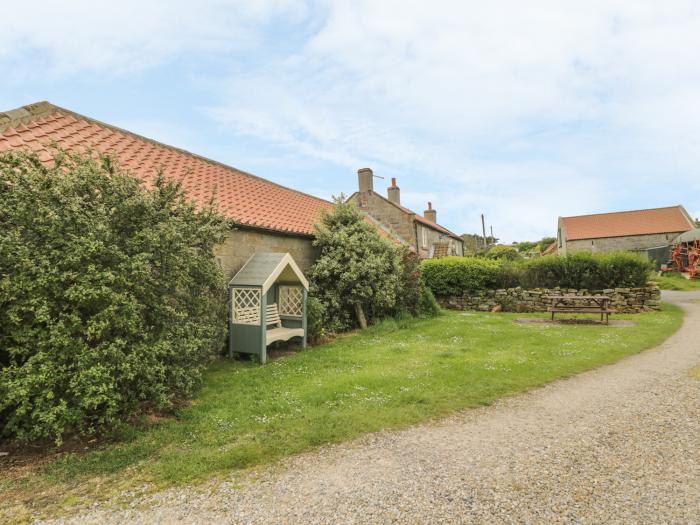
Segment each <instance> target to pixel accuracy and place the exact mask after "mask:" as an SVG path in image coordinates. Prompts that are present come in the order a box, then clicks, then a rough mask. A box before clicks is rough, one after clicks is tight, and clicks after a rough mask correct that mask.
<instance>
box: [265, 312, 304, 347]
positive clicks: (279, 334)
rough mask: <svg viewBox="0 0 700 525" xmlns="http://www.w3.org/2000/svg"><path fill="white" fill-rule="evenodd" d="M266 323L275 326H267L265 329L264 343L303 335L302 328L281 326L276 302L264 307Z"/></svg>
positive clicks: (287, 339)
mask: <svg viewBox="0 0 700 525" xmlns="http://www.w3.org/2000/svg"><path fill="white" fill-rule="evenodd" d="M265 314H266V315H265V317H266V325H267V326H268V327H269V326H270V325H275V328H267V329H266V331H265V345H269V344H271V343H274V342H275V341H289V340H290V339H291V338H292V337H304V329H303V328H286V327H284V326H282V319H280V313H279V310H278V309H277V303H272V304H268V305H267V308H266V309H265Z"/></svg>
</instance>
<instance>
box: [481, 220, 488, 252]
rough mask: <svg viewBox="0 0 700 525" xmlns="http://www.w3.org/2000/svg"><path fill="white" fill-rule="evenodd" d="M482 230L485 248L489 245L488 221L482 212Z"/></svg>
mask: <svg viewBox="0 0 700 525" xmlns="http://www.w3.org/2000/svg"><path fill="white" fill-rule="evenodd" d="M481 232H482V233H483V234H484V248H486V247H487V246H488V242H486V222H485V221H484V214H483V213H482V214H481Z"/></svg>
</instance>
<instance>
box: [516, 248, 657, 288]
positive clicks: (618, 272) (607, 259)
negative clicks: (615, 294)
mask: <svg viewBox="0 0 700 525" xmlns="http://www.w3.org/2000/svg"><path fill="white" fill-rule="evenodd" d="M651 269H652V264H651V262H650V261H649V260H648V259H647V258H646V257H644V256H642V255H636V254H632V253H628V252H620V253H611V254H591V253H587V252H581V253H574V254H570V255H566V256H564V257H559V256H557V255H549V256H546V257H540V258H537V259H531V260H529V261H527V262H526V263H525V264H524V266H523V277H522V284H523V286H524V287H527V288H538V287H539V288H556V287H561V288H578V289H588V290H599V289H605V288H619V287H623V288H624V287H634V286H644V285H645V284H646V282H647V278H648V275H649V271H650V270H651Z"/></svg>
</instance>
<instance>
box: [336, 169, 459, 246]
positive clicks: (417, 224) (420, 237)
mask: <svg viewBox="0 0 700 525" xmlns="http://www.w3.org/2000/svg"><path fill="white" fill-rule="evenodd" d="M357 177H358V183H359V188H358V191H356V192H355V193H353V194H352V195H351V196H350V197H349V198H348V201H350V202H353V203H355V205H357V207H358V208H359V209H360V210H362V211H364V212H365V213H366V214H367V215H369V216H370V217H372V218H374V219H375V220H376V221H378V222H379V223H380V224H382V225H383V226H384V227H385V228H386V229H387V230H389V231H391V232H392V233H393V234H394V235H395V236H397V237H399V238H400V239H401V241H402V242H403V243H405V244H407V245H408V246H410V247H411V248H412V249H413V250H415V252H416V253H417V254H418V255H419V256H420V257H421V258H423V259H429V258H433V257H444V256H447V255H463V254H464V247H463V241H462V238H461V237H460V236H459V235H457V234H455V233H453V232H451V231H450V230H448V229H447V228H445V227H444V226H441V225H440V224H438V222H437V211H436V210H435V209H433V206H432V204H431V203H430V202H429V203H428V209H427V210H425V211H424V212H423V215H420V214H418V213H416V212H414V211H413V210H410V209H408V208H406V207H405V206H402V205H401V190H400V189H399V187H398V186H397V185H396V179H395V178H394V179H392V180H391V186H390V187H389V188H387V196H386V197H384V196H382V195H380V194H378V193H376V192H375V191H374V174H373V173H372V170H371V169H369V168H363V169H360V170H358V172H357Z"/></svg>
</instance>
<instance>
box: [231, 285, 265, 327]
mask: <svg viewBox="0 0 700 525" xmlns="http://www.w3.org/2000/svg"><path fill="white" fill-rule="evenodd" d="M232 294H233V297H232V298H231V304H232V306H233V322H234V324H252V325H259V324H260V290H256V289H254V288H233V290H232Z"/></svg>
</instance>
